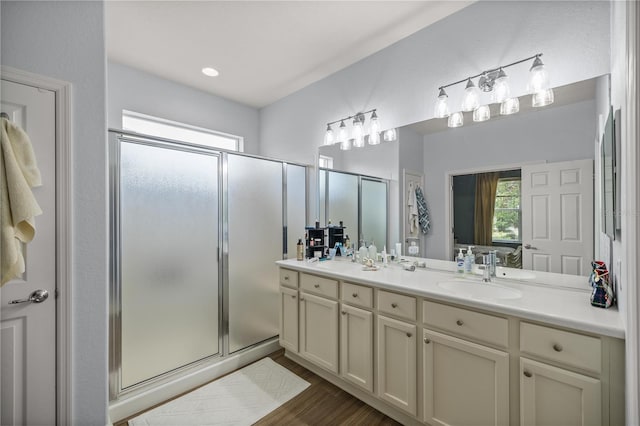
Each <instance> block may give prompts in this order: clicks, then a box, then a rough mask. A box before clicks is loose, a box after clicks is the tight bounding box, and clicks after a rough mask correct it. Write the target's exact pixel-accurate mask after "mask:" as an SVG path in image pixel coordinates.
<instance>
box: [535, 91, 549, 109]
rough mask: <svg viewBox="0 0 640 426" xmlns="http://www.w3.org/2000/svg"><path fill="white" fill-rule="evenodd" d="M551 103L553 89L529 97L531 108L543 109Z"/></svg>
mask: <svg viewBox="0 0 640 426" xmlns="http://www.w3.org/2000/svg"><path fill="white" fill-rule="evenodd" d="M552 103H553V89H547V90H542V91H540V92H536V93H534V94H533V96H532V97H531V106H533V107H543V106H547V105H551V104H552Z"/></svg>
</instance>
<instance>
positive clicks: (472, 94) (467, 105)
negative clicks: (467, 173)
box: [462, 79, 480, 111]
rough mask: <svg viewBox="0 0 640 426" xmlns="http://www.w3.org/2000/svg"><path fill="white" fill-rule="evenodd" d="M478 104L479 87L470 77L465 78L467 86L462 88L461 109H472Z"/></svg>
mask: <svg viewBox="0 0 640 426" xmlns="http://www.w3.org/2000/svg"><path fill="white" fill-rule="evenodd" d="M478 105H480V89H478V88H477V87H476V85H475V84H473V81H471V79H469V80H467V87H466V88H465V89H464V99H463V100H462V110H463V111H473V110H474V109H476V108H478Z"/></svg>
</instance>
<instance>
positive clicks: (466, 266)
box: [464, 246, 476, 274]
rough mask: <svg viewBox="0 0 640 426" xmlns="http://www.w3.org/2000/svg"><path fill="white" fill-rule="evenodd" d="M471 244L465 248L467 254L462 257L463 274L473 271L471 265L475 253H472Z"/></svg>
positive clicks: (473, 261)
mask: <svg viewBox="0 0 640 426" xmlns="http://www.w3.org/2000/svg"><path fill="white" fill-rule="evenodd" d="M471 248H472V246H469V249H468V250H467V255H466V256H465V258H464V273H465V274H470V273H472V272H473V265H474V264H475V263H476V261H475V255H474V254H473V251H472V250H471Z"/></svg>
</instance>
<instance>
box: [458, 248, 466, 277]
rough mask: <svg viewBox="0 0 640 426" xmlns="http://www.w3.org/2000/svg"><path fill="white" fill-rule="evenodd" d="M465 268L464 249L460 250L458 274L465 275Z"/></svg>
mask: <svg viewBox="0 0 640 426" xmlns="http://www.w3.org/2000/svg"><path fill="white" fill-rule="evenodd" d="M464 266H465V258H464V253H462V248H460V252H459V253H458V258H457V259H456V272H457V273H459V274H463V273H464Z"/></svg>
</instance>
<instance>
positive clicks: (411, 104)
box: [260, 1, 610, 163]
mask: <svg viewBox="0 0 640 426" xmlns="http://www.w3.org/2000/svg"><path fill="white" fill-rule="evenodd" d="M609 40H610V31H609V5H608V3H606V2H546V1H545V2H536V1H533V2H526V1H518V2H504V1H498V2H493V1H481V2H477V3H474V4H472V5H471V6H469V7H467V8H465V9H463V10H461V11H460V12H458V13H456V14H454V15H452V16H450V17H448V18H445V19H443V20H441V21H439V22H437V23H435V24H433V25H432V26H430V27H427V28H425V29H423V30H421V31H419V32H417V33H415V34H413V35H411V36H409V37H407V38H405V39H403V40H401V41H400V42H398V43H396V44H394V45H392V46H390V47H388V48H386V49H384V50H382V51H380V52H378V53H376V54H374V55H371V56H369V57H367V58H365V59H363V60H362V61H360V62H358V63H356V64H354V65H352V66H350V67H348V68H345V69H344V70H341V71H339V72H337V73H335V74H333V75H331V76H329V77H328V78H325V79H323V80H320V81H318V82H317V83H315V84H312V85H310V86H308V87H306V88H304V89H302V90H300V91H298V92H296V93H294V94H292V95H290V96H288V97H286V98H284V99H281V100H280V101H278V102H275V103H274V104H272V105H269V106H267V107H265V108H263V109H262V110H261V114H260V123H261V124H260V153H261V154H263V155H269V156H274V157H280V158H285V159H291V160H297V161H302V162H307V163H312V162H313V159H314V155H315V150H316V148H317V147H318V146H319V145H320V144H322V141H323V134H324V130H325V126H326V123H327V122H330V121H333V120H336V119H339V118H340V117H346V116H348V115H352V114H354V113H356V112H358V111H363V110H367V109H369V108H377V109H378V115H379V116H380V120H381V124H382V128H389V127H400V126H403V125H406V124H410V123H414V122H417V121H422V120H426V119H429V118H431V117H433V105H434V102H435V99H436V96H437V88H438V86H440V85H442V84H446V83H450V82H452V81H454V80H455V79H459V78H464V77H465V76H468V75H470V74H473V73H476V72H479V71H480V70H483V69H487V68H491V67H494V66H496V65H499V64H504V63H508V62H511V61H514V60H518V59H522V58H523V57H526V56H529V55H532V54H535V53H538V52H542V53H544V61H545V63H546V64H547V65H548V67H549V71H550V73H551V78H552V84H553V85H554V86H560V85H565V84H568V83H573V82H576V81H581V80H585V79H588V78H592V77H596V76H599V75H602V74H606V73H608V72H609V50H610V45H609ZM529 66H530V64H523V65H522V68H518V71H517V72H516V71H515V68H514V72H513V73H512V74H511V75H510V78H511V79H512V83H513V84H512V87H513V89H512V90H514V95H521V94H522V93H523V92H524V81H523V80H524V78H526V76H527V69H528V67H529ZM518 76H520V77H521V79H520V81H518V78H517V77H518ZM460 86H461V87H460V92H461V91H462V89H463V87H462V86H464V85H460ZM449 95H450V97H451V101H452V103H457V102H458V101H455V100H454V98H455V97H456V96H458V97H459V95H460V93H456V91H454V90H451V91H450V93H449Z"/></svg>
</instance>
